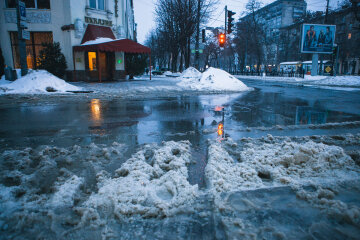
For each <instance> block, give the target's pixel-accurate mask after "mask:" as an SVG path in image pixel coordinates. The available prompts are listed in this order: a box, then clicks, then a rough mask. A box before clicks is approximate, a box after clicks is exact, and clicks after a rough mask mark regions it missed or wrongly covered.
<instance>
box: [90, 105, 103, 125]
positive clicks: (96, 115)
mask: <svg viewBox="0 0 360 240" xmlns="http://www.w3.org/2000/svg"><path fill="white" fill-rule="evenodd" d="M91 119H92V121H93V122H94V123H95V124H101V122H102V117H101V103H100V100H99V99H92V100H91Z"/></svg>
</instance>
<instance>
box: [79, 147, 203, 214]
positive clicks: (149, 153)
mask: <svg viewBox="0 0 360 240" xmlns="http://www.w3.org/2000/svg"><path fill="white" fill-rule="evenodd" d="M190 157H191V154H190V143H189V142H188V141H183V142H172V141H171V142H164V143H163V145H162V146H161V147H160V148H159V149H156V150H152V147H151V146H147V147H145V149H143V150H141V151H139V152H137V153H136V154H135V155H133V157H132V158H130V159H129V160H127V161H126V163H125V164H123V166H122V167H121V168H119V169H118V170H116V174H117V176H116V177H114V178H107V177H105V176H103V175H102V174H101V173H100V174H99V175H98V176H97V178H98V181H99V182H98V187H99V191H98V192H97V193H94V194H92V195H91V196H90V198H89V199H88V200H87V201H86V202H85V204H84V206H85V207H86V208H87V209H86V210H85V213H84V217H87V216H88V215H89V214H90V213H93V212H94V211H102V212H103V210H104V209H112V211H111V212H109V213H108V214H110V215H112V214H114V215H115V216H117V217H118V218H119V219H123V218H126V217H131V216H134V215H140V216H142V217H146V218H149V217H165V216H172V215H174V214H175V213H177V212H178V211H180V209H181V208H184V207H187V208H188V207H189V206H190V205H191V203H192V202H193V201H194V200H195V198H196V196H197V194H198V187H197V185H195V186H192V185H190V183H189V182H188V180H187V178H188V172H187V168H186V165H187V164H189V162H190ZM91 216H92V215H91Z"/></svg>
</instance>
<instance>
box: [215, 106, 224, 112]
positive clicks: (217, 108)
mask: <svg viewBox="0 0 360 240" xmlns="http://www.w3.org/2000/svg"><path fill="white" fill-rule="evenodd" d="M223 109H224V107H219V106H216V107H215V112H220V111H222V110H223Z"/></svg>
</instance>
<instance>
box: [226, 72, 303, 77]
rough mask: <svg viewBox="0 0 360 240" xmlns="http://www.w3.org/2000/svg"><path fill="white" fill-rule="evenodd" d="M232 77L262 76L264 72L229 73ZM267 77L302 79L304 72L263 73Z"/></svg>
mask: <svg viewBox="0 0 360 240" xmlns="http://www.w3.org/2000/svg"><path fill="white" fill-rule="evenodd" d="M229 73H230V74H232V75H245V76H263V74H264V72H254V71H253V72H248V71H230V72H229ZM265 74H266V76H267V77H296V78H304V72H302V73H299V72H278V71H273V72H265Z"/></svg>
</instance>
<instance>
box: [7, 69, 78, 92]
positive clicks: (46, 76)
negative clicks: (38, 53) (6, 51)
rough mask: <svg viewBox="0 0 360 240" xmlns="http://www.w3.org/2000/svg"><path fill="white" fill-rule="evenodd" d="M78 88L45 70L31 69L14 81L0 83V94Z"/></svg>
mask: <svg viewBox="0 0 360 240" xmlns="http://www.w3.org/2000/svg"><path fill="white" fill-rule="evenodd" d="M79 90H81V88H80V87H76V86H74V85H71V84H69V83H67V82H65V81H64V80H62V79H60V78H58V77H56V76H54V75H52V74H51V73H49V72H47V71H46V70H37V71H35V70H32V71H30V72H29V73H28V74H27V75H25V76H24V77H21V78H19V79H17V80H15V81H14V82H11V83H8V84H3V85H1V87H0V94H1V93H6V94H34V93H36V94H42V93H49V91H50V92H51V91H56V92H61V93H64V92H66V91H79Z"/></svg>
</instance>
